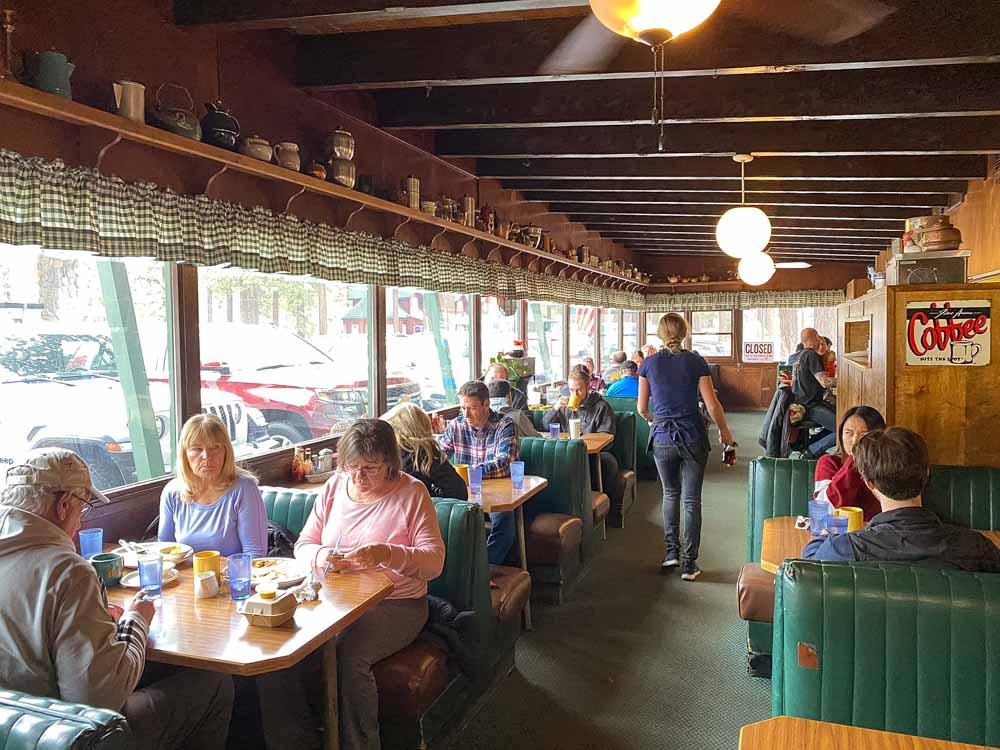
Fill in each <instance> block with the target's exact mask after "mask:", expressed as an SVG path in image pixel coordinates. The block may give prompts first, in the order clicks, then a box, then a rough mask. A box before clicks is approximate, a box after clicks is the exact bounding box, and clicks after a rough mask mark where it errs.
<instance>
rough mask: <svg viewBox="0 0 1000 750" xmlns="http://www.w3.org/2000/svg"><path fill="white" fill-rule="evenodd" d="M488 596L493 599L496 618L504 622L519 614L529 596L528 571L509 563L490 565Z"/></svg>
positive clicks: (529, 580) (529, 577)
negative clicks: (490, 585)
mask: <svg viewBox="0 0 1000 750" xmlns="http://www.w3.org/2000/svg"><path fill="white" fill-rule="evenodd" d="M490 582H491V583H493V584H494V585H493V586H492V587H491V588H490V597H491V598H492V600H493V614H494V615H495V616H496V618H497V620H499V621H501V622H506V621H508V620H512V619H515V618H519V617H520V616H521V611H522V610H523V609H524V605H525V604H527V603H528V599H530V598H531V576H530V575H529V574H528V571H526V570H521V569H520V568H515V567H512V566H509V565H491V566H490Z"/></svg>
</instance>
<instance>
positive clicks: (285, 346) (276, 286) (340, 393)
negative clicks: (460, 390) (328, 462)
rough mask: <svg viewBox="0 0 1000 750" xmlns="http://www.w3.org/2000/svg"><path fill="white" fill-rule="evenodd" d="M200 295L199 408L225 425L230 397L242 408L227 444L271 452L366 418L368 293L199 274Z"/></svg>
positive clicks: (325, 284) (217, 272) (212, 271)
mask: <svg viewBox="0 0 1000 750" xmlns="http://www.w3.org/2000/svg"><path fill="white" fill-rule="evenodd" d="M198 290H199V295H200V300H199V306H198V310H199V324H200V335H201V368H202V369H201V379H202V401H203V402H204V403H203V410H205V408H204V407H207V410H208V411H211V412H212V413H214V414H217V415H218V416H219V417H220V418H221V419H222V420H223V422H226V423H227V425H228V424H229V422H230V421H231V420H232V412H233V407H232V404H230V403H226V401H227V400H229V401H231V400H232V399H237V400H239V402H240V403H242V404H243V405H244V406H245V407H246V408H247V409H248V410H249V424H248V425H247V427H248V428H249V435H247V436H244V435H243V433H242V431H239V434H238V435H235V436H234V442H237V443H239V442H242V441H244V440H249V441H250V442H251V443H252V444H253V446H251V447H252V448H255V449H256V450H257V451H261V450H268V449H272V448H275V447H280V446H282V445H287V444H289V443H298V442H302V441H304V440H311V439H312V438H314V437H321V436H323V435H329V434H331V433H332V434H339V433H341V432H343V431H344V430H345V429H346V428H347V426H348V425H350V423H351V422H353V421H354V420H355V419H358V418H359V417H364V416H367V415H369V414H370V413H371V406H370V405H371V403H372V398H371V392H370V388H369V382H368V351H369V344H368V341H369V336H368V334H369V326H370V321H371V293H370V291H369V287H367V286H364V285H360V284H338V283H334V282H329V281H319V280H316V279H304V278H294V277H288V276H276V275H273V274H272V275H269V274H261V273H256V272H253V271H244V270H242V269H238V268H202V269H200V270H199V272H198ZM407 385H408V386H409V388H410V392H411V393H413V394H416V392H417V389H418V386H417V384H416V383H413V382H412V381H408V382H407ZM209 389H211V390H209ZM207 399H210V400H211V401H208V400H207ZM231 433H232V430H231ZM250 452H252V451H250ZM237 453H238V454H239V453H240V449H239V448H237Z"/></svg>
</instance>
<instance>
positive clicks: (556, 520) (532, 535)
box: [524, 513, 583, 565]
mask: <svg viewBox="0 0 1000 750" xmlns="http://www.w3.org/2000/svg"><path fill="white" fill-rule="evenodd" d="M582 538H583V521H582V520H581V519H579V518H577V517H575V516H570V515H566V514H565V513H539V514H538V515H537V516H535V517H534V518H533V519H531V522H530V523H529V524H528V527H527V529H526V530H525V534H524V544H525V549H526V551H527V553H528V560H529V561H531V562H532V563H535V564H539V565H559V563H560V562H561V560H562V555H563V550H564V549H574V548H577V547H579V546H580V541H581V540H582Z"/></svg>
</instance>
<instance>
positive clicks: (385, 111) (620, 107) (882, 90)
mask: <svg viewBox="0 0 1000 750" xmlns="http://www.w3.org/2000/svg"><path fill="white" fill-rule="evenodd" d="M998 60H1000V58H998ZM651 85H652V84H651V82H650V80H649V79H643V80H628V81H616V80H600V81H585V82H568V83H565V82H564V83H547V84H534V85H523V86H480V87H477V88H473V89H469V88H432V89H430V90H424V89H400V90H398V91H384V92H379V93H378V94H377V95H376V102H377V109H378V118H379V124H380V125H381V126H382V127H386V128H406V129H410V130H415V129H442V128H446V129H462V128H467V129H474V130H476V131H480V130H483V129H498V130H503V129H505V128H542V129H543V128H553V127H556V128H557V130H558V131H559V132H561V131H562V130H563V128H564V127H567V126H580V127H597V126H611V125H614V126H624V125H641V124H648V123H649V122H650V115H651V106H652V104H651V96H652V89H651ZM998 88H1000V64H988V65H961V66H960V65H952V66H940V67H935V68H895V69H888V70H848V71H834V72H820V73H789V74H783V75H769V74H765V75H757V76H723V77H720V78H675V79H671V80H668V81H667V83H666V107H665V110H664V113H663V119H664V122H666V123H667V124H668V125H685V124H687V125H693V126H694V127H692V128H689V130H690V131H692V132H691V133H684V132H683V130H681V131H679V132H678V133H677V134H676V138H677V139H679V140H680V142H690V141H691V140H692V139H694V138H696V137H697V127H698V126H700V125H703V124H705V123H718V124H727V123H728V124H747V123H764V124H774V123H777V122H797V121H803V120H805V121H815V120H824V121H825V120H867V119H879V120H885V119H891V118H907V119H912V118H915V117H921V116H922V117H927V118H933V117H965V116H973V115H975V114H977V113H985V114H987V115H989V114H993V115H996V114H997V113H998V110H1000V105H998V102H997V97H996V95H995V93H996V91H997V89H998ZM825 124H826V123H824V125H825ZM881 126H882V123H880V125H879V127H881ZM941 127H944V125H943V124H941ZM731 132H732V131H729V130H725V129H720V132H719V135H720V136H722V137H724V138H725V137H726V136H727V134H729V133H731ZM753 132H754V131H752V130H751V131H749V135H751V136H752V135H753ZM799 132H801V131H799ZM806 132H808V131H806ZM476 135H478V132H477V134H476ZM791 135H797V133H795V132H793V133H792V134H791ZM853 135H854V136H855V137H856V138H858V139H861V140H863V139H864V138H865V137H866V136H873V137H874V136H877V135H878V133H869V132H868V131H867V130H862V129H858V128H857V126H855V131H854V133H853ZM449 137H450V138H452V139H454V141H455V142H456V143H461V141H460V140H459V139H460V137H461V136H460V135H450V136H449ZM497 137H499V136H497ZM727 140H728V139H727ZM777 145H779V144H777V143H776V142H773V141H772V142H771V143H770V144H767V145H765V146H763V148H762V150H769V149H771V148H775V147H776V146H777ZM742 148H743V150H748V149H749V150H756V149H751V148H750V147H747V146H744V147H742ZM451 152H452V153H458V151H457V150H455V149H454V148H453V149H452V151H451Z"/></svg>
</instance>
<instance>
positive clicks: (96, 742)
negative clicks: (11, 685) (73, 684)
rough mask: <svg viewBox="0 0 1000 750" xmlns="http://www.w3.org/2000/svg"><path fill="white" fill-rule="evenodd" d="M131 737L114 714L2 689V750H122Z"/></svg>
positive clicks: (121, 721)
mask: <svg viewBox="0 0 1000 750" xmlns="http://www.w3.org/2000/svg"><path fill="white" fill-rule="evenodd" d="M130 737H131V732H130V731H129V727H128V724H127V723H126V721H125V717H124V716H122V715H121V714H119V713H116V712H114V711H107V710H105V709H101V708H91V707H90V706H82V705H79V704H75V703H64V702H62V701H58V700H55V699H53V698H39V697H36V696H33V695H28V694H26V693H18V692H16V691H13V690H0V750H91V748H93V750H119V748H125V747H127V746H128V741H129V739H130Z"/></svg>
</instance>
